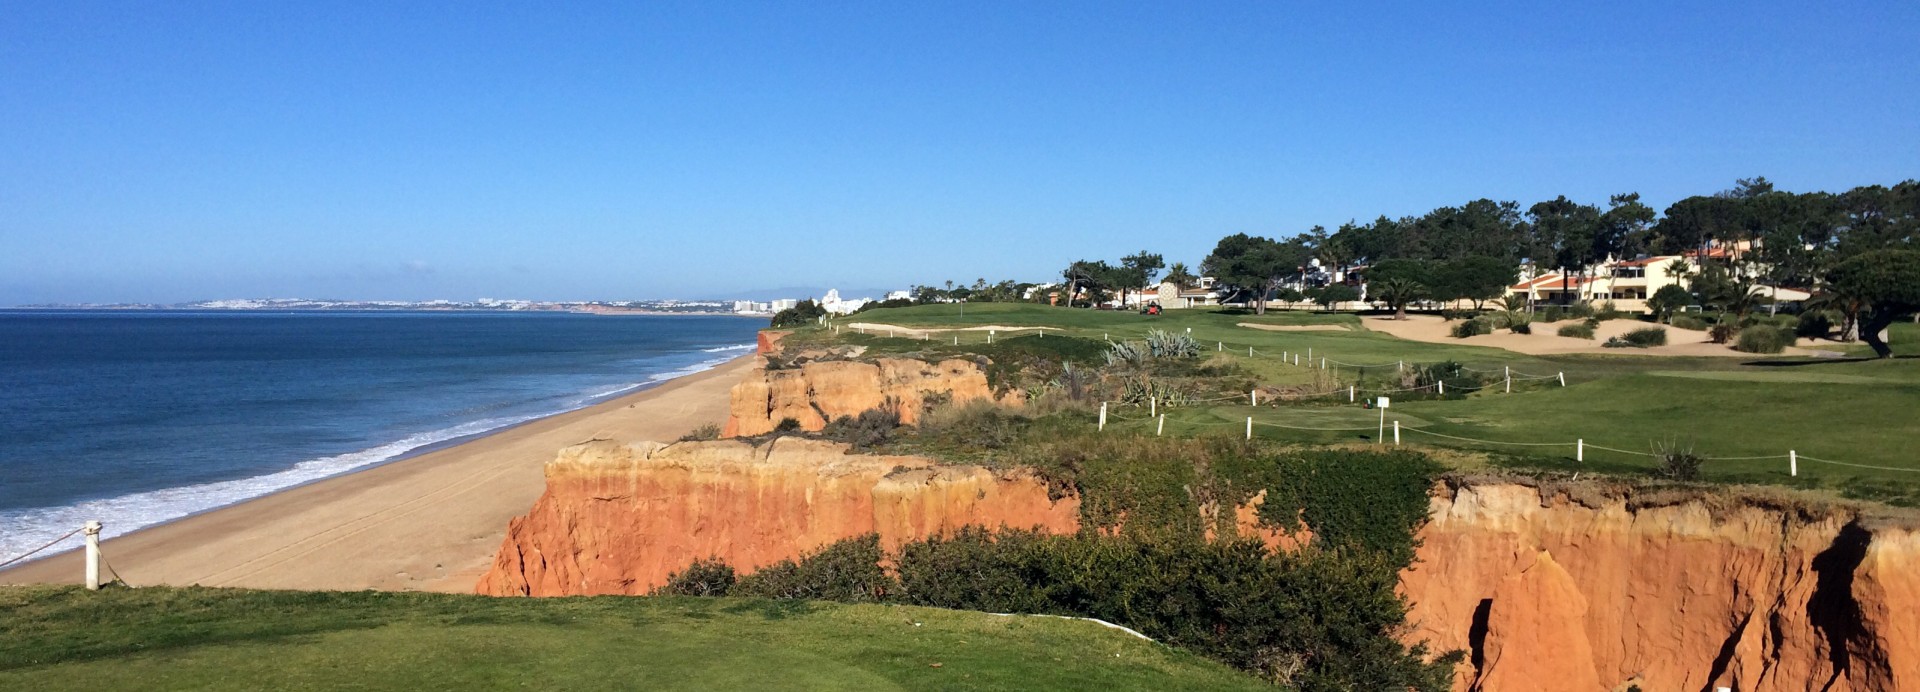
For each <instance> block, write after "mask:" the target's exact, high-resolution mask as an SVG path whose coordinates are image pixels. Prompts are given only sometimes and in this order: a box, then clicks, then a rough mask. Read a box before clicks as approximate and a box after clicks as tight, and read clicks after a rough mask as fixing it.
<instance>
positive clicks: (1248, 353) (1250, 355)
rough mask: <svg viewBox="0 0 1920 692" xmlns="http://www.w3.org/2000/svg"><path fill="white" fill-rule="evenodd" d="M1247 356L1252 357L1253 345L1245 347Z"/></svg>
mask: <svg viewBox="0 0 1920 692" xmlns="http://www.w3.org/2000/svg"><path fill="white" fill-rule="evenodd" d="M1247 357H1248V358H1252V357H1253V347H1252V346H1248V347H1247Z"/></svg>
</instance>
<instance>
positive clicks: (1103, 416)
mask: <svg viewBox="0 0 1920 692" xmlns="http://www.w3.org/2000/svg"><path fill="white" fill-rule="evenodd" d="M1100 429H1101V430H1106V429H1107V402H1104V401H1102V402H1100Z"/></svg>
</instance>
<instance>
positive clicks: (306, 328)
mask: <svg viewBox="0 0 1920 692" xmlns="http://www.w3.org/2000/svg"><path fill="white" fill-rule="evenodd" d="M763 324H764V323H763V322H761V321H759V320H748V319H740V318H734V317H695V316H686V317H680V316H660V317H654V316H647V317H641V316H618V317H613V316H592V315H571V314H553V313H548V314H540V313H531V314H529V313H467V314H460V313H454V314H444V313H270V314H263V313H252V312H248V313H214V314H210V313H177V312H138V313H102V312H68V313H46V312H0V560H5V559H8V558H11V557H13V556H15V555H17V554H19V553H22V552H25V551H26V550H28V549H31V548H33V547H37V546H39V545H40V544H42V543H45V542H46V541H48V540H51V539H52V538H54V537H56V536H59V535H60V534H63V533H66V532H67V531H70V530H72V529H73V528H74V527H76V526H79V525H80V524H81V523H83V522H85V521H86V520H87V519H100V520H101V521H103V522H106V524H107V529H108V530H107V534H108V535H117V534H120V533H125V532H127V531H131V530H134V529H137V528H140V527H144V526H150V525H153V524H156V523H159V522H163V521H168V520H171V519H176V518H179V517H182V516H186V515H188V514H191V513H194V512H200V511H204V510H208V509H212V508H215V507H219V506H222V505H227V504H231V503H234V502H237V501H240V500H245V499H248V498H252V497H258V496H260V495H264V494H266V493H269V492H273V491H275V490H280V489H283V488H287V487H290V486H293V485H297V484H300V483H305V482H308V481H312V480H316V479H319V478H325V477H327V476H332V475H337V474H340V473H344V472H347V471H351V470H354V469H358V468H363V467H366V466H369V465H373V464H378V463H380V462H383V461H390V460H393V459H396V458H399V457H402V456H405V455H407V454H408V453H409V452H417V451H419V450H421V449H422V448H424V447H429V446H432V445H435V444H438V443H445V442H447V441H448V440H453V439H457V438H460V437H464V436H468V435H475V434H479V433H483V432H487V431H490V430H497V429H500V428H503V427H506V426H510V425H513V424H516V423H521V422H525V421H528V420H532V419H534V418H538V417H541V416H546V415H551V414H554V413H559V412H562V411H567V410H571V409H576V408H580V407H582V406H586V405H588V404H591V403H594V402H596V401H599V400H602V399H605V398H608V397H611V396H614V395H617V394H620V393H624V392H627V391H631V390H634V389H637V388H640V387H644V386H647V385H649V384H652V383H657V382H660V381H663V380H666V379H670V378H672V377H676V376H679V375H684V374H689V373H692V372H697V371H699V370H704V369H707V368H710V367H713V366H714V365H717V364H719V363H721V362H724V361H726V360H727V359H729V358H732V357H735V356H738V355H740V354H741V353H744V352H745V351H746V350H748V349H750V348H751V347H752V342H753V334H754V331H755V330H756V329H758V328H760V327H761V326H762V325H763Z"/></svg>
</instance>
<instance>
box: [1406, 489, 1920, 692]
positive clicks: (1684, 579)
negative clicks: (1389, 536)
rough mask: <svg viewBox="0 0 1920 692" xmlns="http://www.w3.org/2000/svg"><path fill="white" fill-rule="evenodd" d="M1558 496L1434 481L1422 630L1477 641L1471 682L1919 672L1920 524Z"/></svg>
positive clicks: (1888, 680) (1554, 686) (1751, 685)
mask: <svg viewBox="0 0 1920 692" xmlns="http://www.w3.org/2000/svg"><path fill="white" fill-rule="evenodd" d="M1542 495H1543V494H1542V492H1541V491H1539V490H1537V489H1535V488H1532V487H1528V486H1523V485H1511V484H1490V485H1479V486H1472V487H1462V488H1458V489H1452V488H1444V487H1443V488H1440V489H1437V490H1436V492H1435V494H1434V497H1433V501H1432V521H1431V523H1429V524H1428V525H1427V527H1426V528H1425V529H1424V530H1423V531H1422V532H1421V538H1422V540H1423V541H1424V543H1423V545H1422V546H1421V548H1420V550H1419V561H1418V562H1417V563H1416V564H1415V566H1414V567H1413V568H1412V569H1410V570H1408V571H1407V572H1406V573H1405V574H1403V575H1402V579H1401V586H1402V591H1403V593H1405V594H1406V595H1407V597H1408V599H1409V600H1410V601H1411V602H1412V603H1413V610H1412V612H1411V613H1410V614H1409V617H1408V621H1409V623H1410V624H1411V625H1412V626H1413V628H1414V629H1413V632H1412V633H1411V634H1410V635H1409V636H1410V638H1411V639H1426V640H1428V641H1429V642H1431V643H1432V644H1433V645H1434V646H1435V647H1436V648H1438V649H1442V650H1444V649H1456V648H1457V649H1465V650H1468V651H1469V652H1471V653H1472V657H1473V659H1474V660H1473V662H1472V663H1471V664H1470V665H1468V666H1463V667H1462V670H1461V672H1460V675H1459V677H1458V679H1457V682H1458V684H1457V685H1456V688H1457V689H1460V690H1486V691H1489V692H1499V691H1510V690H1616V689H1624V688H1625V687H1626V686H1628V685H1635V684H1637V685H1639V686H1640V688H1641V689H1644V690H1649V691H1651V690H1711V689H1713V688H1714V687H1716V686H1724V687H1729V688H1732V689H1735V690H1741V691H1742V692H1746V691H1751V690H1896V689H1910V688H1920V612H1917V611H1916V608H1920V572H1916V571H1915V567H1920V538H1917V537H1916V534H1914V533H1913V532H1912V531H1909V530H1904V529H1896V528H1886V527H1881V528H1874V527H1873V526H1871V522H1862V521H1859V520H1857V518H1856V517H1854V516H1852V515H1851V514H1848V513H1846V512H1839V513H1834V514H1831V515H1830V516H1820V517H1813V516H1807V515H1806V514H1807V513H1802V512H1800V511H1798V510H1795V509H1791V508H1780V507H1771V506H1762V505H1761V504H1758V503H1752V502H1743V501H1739V500H1734V501H1731V502H1715V503H1713V504H1714V505H1716V506H1709V503H1708V501H1707V500H1706V499H1704V498H1695V499H1689V500H1684V501H1674V502H1672V503H1670V504H1656V503H1652V502H1649V501H1647V500H1645V499H1642V500H1640V501H1639V502H1638V503H1637V504H1630V500H1629V499H1623V498H1616V499H1609V500H1603V501H1591V502H1592V504H1594V505H1597V506H1589V505H1588V504H1582V503H1580V502H1575V501H1572V500H1569V499H1567V498H1566V497H1565V496H1563V495H1558V494H1555V493H1547V494H1546V497H1544V498H1543V496H1542ZM1718 505H1725V506H1718ZM1476 665H1477V666H1478V667H1477V669H1476V668H1475V667H1474V666H1476Z"/></svg>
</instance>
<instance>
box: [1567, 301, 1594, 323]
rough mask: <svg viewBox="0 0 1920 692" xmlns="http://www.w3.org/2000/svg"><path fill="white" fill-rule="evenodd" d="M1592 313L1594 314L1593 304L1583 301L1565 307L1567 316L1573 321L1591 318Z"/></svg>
mask: <svg viewBox="0 0 1920 692" xmlns="http://www.w3.org/2000/svg"><path fill="white" fill-rule="evenodd" d="M1593 313H1594V311H1593V303H1589V302H1587V301H1584V300H1582V301H1579V302H1576V303H1574V304H1572V305H1569V306H1567V315H1568V316H1570V317H1573V318H1575V319H1582V320H1584V319H1586V318H1589V317H1592V316H1593Z"/></svg>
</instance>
